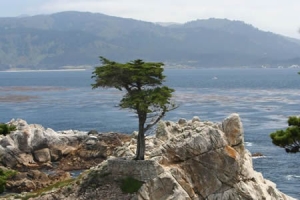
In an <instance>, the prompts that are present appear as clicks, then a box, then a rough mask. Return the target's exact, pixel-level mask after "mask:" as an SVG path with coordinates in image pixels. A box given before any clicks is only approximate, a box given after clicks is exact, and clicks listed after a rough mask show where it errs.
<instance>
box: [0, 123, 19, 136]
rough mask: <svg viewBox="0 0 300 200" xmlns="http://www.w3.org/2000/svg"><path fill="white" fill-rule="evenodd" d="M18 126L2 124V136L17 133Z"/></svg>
mask: <svg viewBox="0 0 300 200" xmlns="http://www.w3.org/2000/svg"><path fill="white" fill-rule="evenodd" d="M15 130H16V126H14V125H8V124H2V123H0V135H7V134H9V133H10V132H11V131H15Z"/></svg>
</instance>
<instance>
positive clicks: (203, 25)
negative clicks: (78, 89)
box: [0, 12, 300, 70]
mask: <svg viewBox="0 0 300 200" xmlns="http://www.w3.org/2000/svg"><path fill="white" fill-rule="evenodd" d="M100 55H101V56H104V57H107V58H109V59H113V60H117V61H129V60H133V59H137V58H141V59H144V60H147V61H161V62H165V63H177V64H182V65H189V66H196V67H225V66H229V67H239V66H252V67H255V66H261V65H270V66H278V65H285V66H288V65H292V64H300V43H299V41H298V40H294V39H291V38H286V37H283V36H280V35H277V34H274V33H270V32H263V31H260V30H258V29H257V28H255V27H253V26H251V25H248V24H246V23H244V22H241V21H230V20H226V19H208V20H196V21H191V22H188V23H185V24H168V25H166V24H164V25H159V24H155V23H150V22H144V21H138V20H134V19H125V18H119V17H112V16H107V15H103V14H94V13H87V12H62V13H56V14H52V15H37V16H32V17H15V18H0V70H7V69H11V68H30V69H55V68H61V67H63V66H80V65H90V66H95V65H98V64H99V60H98V57H99V56H100Z"/></svg>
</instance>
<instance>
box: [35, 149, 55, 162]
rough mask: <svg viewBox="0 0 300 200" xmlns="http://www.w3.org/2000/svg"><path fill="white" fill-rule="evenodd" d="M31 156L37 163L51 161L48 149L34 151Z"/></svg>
mask: <svg viewBox="0 0 300 200" xmlns="http://www.w3.org/2000/svg"><path fill="white" fill-rule="evenodd" d="M33 155H34V159H35V160H36V161H37V162H40V163H45V162H50V161H51V155H50V150H49V149H48V148H44V149H39V150H35V151H34V152H33Z"/></svg>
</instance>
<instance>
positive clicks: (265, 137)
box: [0, 69, 300, 198]
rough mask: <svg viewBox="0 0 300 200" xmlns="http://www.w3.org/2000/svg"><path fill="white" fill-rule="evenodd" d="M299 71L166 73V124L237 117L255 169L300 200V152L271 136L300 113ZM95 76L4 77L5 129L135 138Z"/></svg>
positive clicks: (128, 117)
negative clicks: (19, 126) (23, 126)
mask: <svg viewBox="0 0 300 200" xmlns="http://www.w3.org/2000/svg"><path fill="white" fill-rule="evenodd" d="M297 72H298V70H297V69H188V70H187V69H168V70H166V71H165V74H166V75H167V82H166V84H167V85H169V86H170V87H173V88H174V89H175V90H176V92H175V99H176V101H177V102H178V103H179V104H180V107H179V108H178V109H176V110H174V111H172V112H170V113H168V114H167V116H166V119H168V120H173V121H177V120H178V119H179V118H186V119H191V118H192V117H193V116H199V117H200V118H201V119H202V120H209V121H214V122H220V121H221V120H223V119H224V118H225V117H227V116H228V115H229V114H231V113H233V112H237V113H239V114H240V116H241V118H242V121H243V125H244V129H245V141H246V145H247V148H248V149H249V150H250V151H251V152H252V153H255V152H261V153H262V154H264V155H265V156H266V157H264V158H258V159H254V160H253V162H254V167H255V169H256V170H257V171H259V172H262V173H263V176H264V177H265V178H267V179H270V180H271V181H273V182H275V183H276V184H277V187H278V188H279V189H280V190H281V191H283V192H284V193H286V194H288V195H290V196H293V197H295V198H300V190H299V188H300V169H299V166H300V153H298V154H286V153H285V151H284V150H283V149H281V148H278V147H275V146H274V145H272V143H271V140H270V138H269V134H270V133H271V132H273V131H275V130H276V129H282V128H286V126H287V123H286V121H287V118H288V116H290V115H299V114H300V106H299V105H300V76H299V75H298V74H297ZM90 77H91V71H66V72H0V94H1V95H0V122H7V121H9V120H11V119H12V118H22V119H25V120H26V121H27V122H28V123H37V124H42V125H43V126H44V127H50V128H52V129H54V130H56V131H58V130H66V129H77V130H85V131H88V130H91V129H96V130H98V131H99V132H107V131H118V132H123V133H131V132H132V131H134V130H136V129H137V119H136V117H135V115H134V113H131V112H128V111H124V110H120V109H119V108H118V107H117V106H116V105H117V104H118V102H119V100H120V98H121V97H122V93H121V92H119V91H117V90H114V89H108V90H102V89H96V90H92V89H91V87H90V84H91V83H93V80H92V79H91V78H90Z"/></svg>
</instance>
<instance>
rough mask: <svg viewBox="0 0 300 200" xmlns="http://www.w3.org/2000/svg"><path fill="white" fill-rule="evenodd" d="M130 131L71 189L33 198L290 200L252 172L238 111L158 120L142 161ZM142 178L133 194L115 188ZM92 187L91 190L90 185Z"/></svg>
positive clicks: (147, 142)
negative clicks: (217, 119)
mask: <svg viewBox="0 0 300 200" xmlns="http://www.w3.org/2000/svg"><path fill="white" fill-rule="evenodd" d="M135 148H136V139H135V134H133V136H131V139H130V140H127V141H126V142H124V143H123V144H122V145H121V146H118V147H115V148H114V149H113V150H112V152H111V154H110V155H112V156H111V157H110V158H109V159H108V160H106V161H105V162H102V163H101V164H100V165H97V166H95V167H92V168H91V169H90V170H89V171H88V172H87V173H85V174H84V175H83V176H82V177H81V179H80V180H78V181H77V182H80V184H73V185H72V190H70V191H68V190H67V189H64V188H63V189H59V190H54V191H50V192H48V193H46V194H44V195H43V196H40V197H37V198H35V199H55V198H56V199H69V200H71V199H132V200H136V199H141V200H174V199H175V200H182V199H185V200H189V199H191V200H263V199H266V200H291V199H293V198H291V197H289V196H287V195H285V194H283V193H281V192H280V191H278V190H277V189H276V185H275V184H274V183H272V182H271V181H268V180H266V179H264V178H263V176H262V175H261V173H258V172H256V171H254V169H253V165H252V157H251V155H250V153H249V151H248V150H247V149H245V147H244V132H243V126H242V122H241V119H240V117H239V115H238V114H232V115H230V116H228V117H227V118H226V119H224V120H223V122H221V123H213V122H205V121H201V120H200V118H199V117H194V118H193V119H192V120H186V119H180V120H179V121H178V122H170V121H161V122H159V124H158V125H157V130H156V133H155V135H153V136H147V137H146V156H145V157H146V160H145V161H135V160H133V158H134V152H135ZM124 177H133V178H134V179H137V180H140V181H142V182H143V185H142V186H141V187H140V188H139V189H138V190H137V192H136V193H134V194H125V193H123V192H122V191H121V190H120V185H119V183H120V180H121V179H122V178H124ZM91 184H93V185H95V187H94V188H93V189H91V187H90V185H91Z"/></svg>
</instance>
